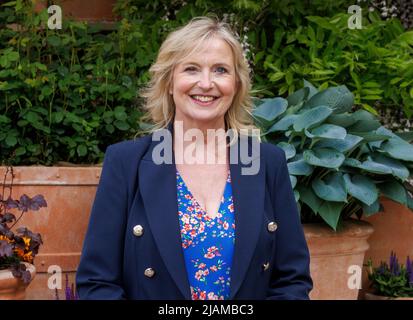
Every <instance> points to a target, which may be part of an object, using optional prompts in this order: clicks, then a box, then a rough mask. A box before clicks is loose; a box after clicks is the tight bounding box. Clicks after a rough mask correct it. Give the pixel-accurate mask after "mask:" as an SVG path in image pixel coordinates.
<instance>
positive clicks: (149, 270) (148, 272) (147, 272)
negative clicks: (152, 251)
mask: <svg viewBox="0 0 413 320" xmlns="http://www.w3.org/2000/svg"><path fill="white" fill-rule="evenodd" d="M144 274H145V276H147V277H148V278H152V277H153V276H154V275H155V270H153V269H152V268H147V269H146V270H145V272H144Z"/></svg>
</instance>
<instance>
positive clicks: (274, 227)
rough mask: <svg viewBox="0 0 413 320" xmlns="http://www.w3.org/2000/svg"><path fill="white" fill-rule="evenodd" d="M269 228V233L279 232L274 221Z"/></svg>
mask: <svg viewBox="0 0 413 320" xmlns="http://www.w3.org/2000/svg"><path fill="white" fill-rule="evenodd" d="M267 228H268V231H269V232H274V231H275V230H277V228H278V226H277V224H276V223H275V222H274V221H271V222H270V223H269V224H268V226H267Z"/></svg>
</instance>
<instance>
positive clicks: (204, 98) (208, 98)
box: [190, 94, 219, 106]
mask: <svg viewBox="0 0 413 320" xmlns="http://www.w3.org/2000/svg"><path fill="white" fill-rule="evenodd" d="M190 97H191V99H192V101H194V102H195V103H196V104H199V105H202V106H208V105H211V104H212V103H214V102H215V101H216V100H217V99H218V98H219V97H218V96H212V95H196V94H195V95H190Z"/></svg>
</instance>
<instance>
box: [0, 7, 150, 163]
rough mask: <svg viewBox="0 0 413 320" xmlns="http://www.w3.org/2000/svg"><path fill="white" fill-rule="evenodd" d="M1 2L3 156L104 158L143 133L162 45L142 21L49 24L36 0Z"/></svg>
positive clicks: (0, 153) (13, 160)
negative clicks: (150, 72)
mask: <svg viewBox="0 0 413 320" xmlns="http://www.w3.org/2000/svg"><path fill="white" fill-rule="evenodd" d="M19 4H20V6H19ZM0 8H1V12H0V25H3V24H4V26H5V27H2V28H1V30H0V41H1V43H6V44H7V46H6V47H4V48H0V114H1V115H0V159H1V160H0V161H1V162H6V161H8V162H9V163H11V164H16V163H18V164H20V165H22V164H45V165H51V164H55V163H57V162H59V161H66V162H73V163H88V164H90V163H97V162H100V161H101V160H102V158H103V151H104V150H105V148H106V146H107V145H108V144H111V143H114V142H117V141H119V140H123V139H128V138H132V137H133V136H134V135H135V133H136V132H137V131H139V125H138V120H139V118H140V116H141V112H139V110H138V109H137V107H136V103H135V99H136V95H137V88H138V87H139V86H140V85H141V83H143V82H145V81H146V80H145V79H146V78H147V76H146V73H147V71H146V70H147V69H148V67H149V65H150V62H151V61H152V59H153V54H152V52H154V50H152V48H149V46H150V43H147V42H146V40H145V37H144V34H143V33H142V32H140V29H139V25H138V24H136V25H131V24H129V23H128V22H127V21H122V22H121V23H120V24H119V26H118V27H117V28H116V30H115V31H113V32H110V31H106V32H103V31H102V30H101V29H100V28H99V27H97V26H89V25H87V24H85V23H80V22H72V21H68V20H66V19H64V20H63V29H62V30H49V29H48V28H45V27H44V25H45V22H47V18H48V14H47V12H46V11H43V12H42V13H41V14H39V15H38V14H34V13H33V12H32V9H31V1H28V2H27V1H24V2H23V1H16V2H9V3H6V4H5V6H3V7H0ZM13 24H15V25H14V27H13ZM10 158H11V159H10ZM9 160H10V161H9Z"/></svg>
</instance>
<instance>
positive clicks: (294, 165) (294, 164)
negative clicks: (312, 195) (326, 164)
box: [287, 156, 314, 176]
mask: <svg viewBox="0 0 413 320" xmlns="http://www.w3.org/2000/svg"><path fill="white" fill-rule="evenodd" d="M287 167H288V172H289V173H290V174H293V175H295V176H308V175H310V174H311V173H312V172H313V169H314V168H313V167H312V166H310V165H309V164H308V163H307V162H306V161H305V160H304V159H303V157H302V156H301V157H299V158H297V157H296V158H294V159H293V161H291V162H288V163H287Z"/></svg>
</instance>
